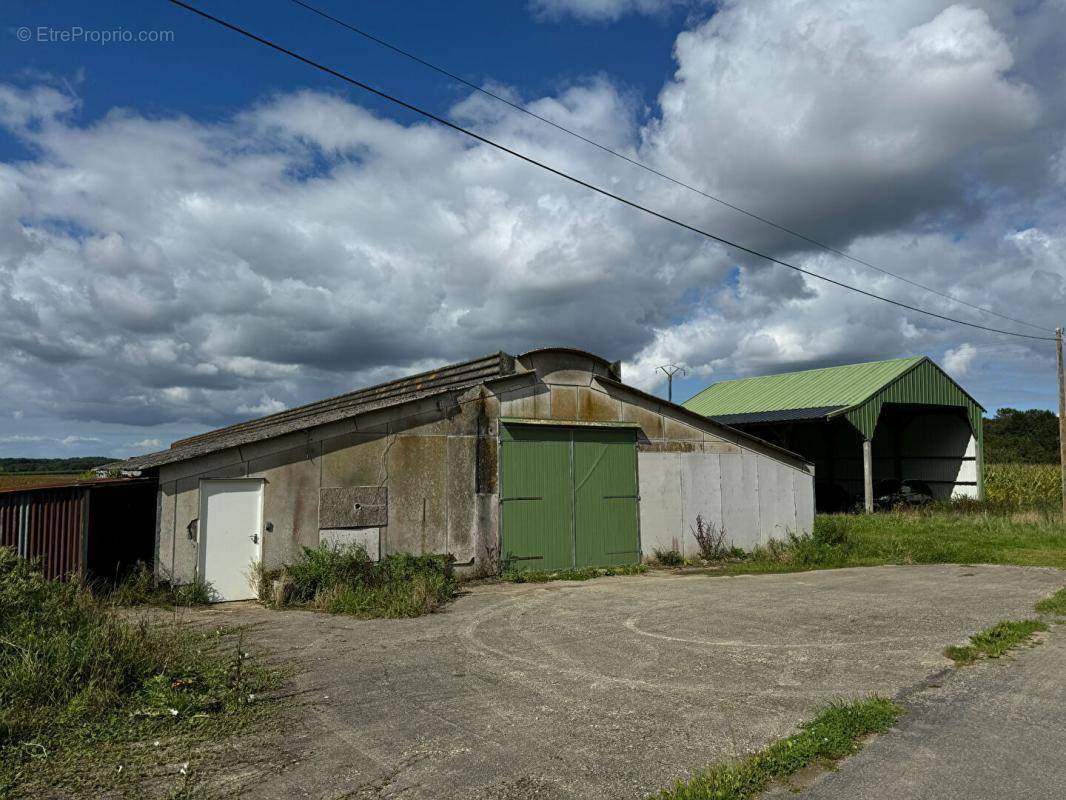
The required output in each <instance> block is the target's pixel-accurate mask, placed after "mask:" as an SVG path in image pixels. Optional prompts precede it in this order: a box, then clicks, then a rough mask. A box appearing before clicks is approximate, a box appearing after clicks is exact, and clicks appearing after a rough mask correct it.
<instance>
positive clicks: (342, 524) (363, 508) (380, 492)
mask: <svg viewBox="0 0 1066 800" xmlns="http://www.w3.org/2000/svg"><path fill="white" fill-rule="evenodd" d="M388 503H389V490H388V489H387V488H386V487H384V486H345V487H342V488H323V489H319V506H318V527H319V528H320V529H327V528H369V527H380V526H381V525H387V524H388V521H389V520H388Z"/></svg>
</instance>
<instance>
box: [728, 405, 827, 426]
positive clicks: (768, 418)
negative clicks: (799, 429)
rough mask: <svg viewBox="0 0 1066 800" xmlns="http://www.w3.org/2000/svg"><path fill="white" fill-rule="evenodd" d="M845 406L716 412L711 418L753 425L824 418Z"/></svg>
mask: <svg viewBox="0 0 1066 800" xmlns="http://www.w3.org/2000/svg"><path fill="white" fill-rule="evenodd" d="M844 407H845V406H822V407H821V408H788V409H782V410H778V411H753V412H751V413H750V414H715V415H714V416H712V417H711V418H710V419H713V420H714V421H715V422H720V423H722V424H723V425H753V424H756V423H759V422H799V421H800V420H811V419H823V418H825V417H828V416H829V415H830V414H832V413H833V412H834V411H839V410H840V409H842V408H844Z"/></svg>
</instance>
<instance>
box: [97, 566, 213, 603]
mask: <svg viewBox="0 0 1066 800" xmlns="http://www.w3.org/2000/svg"><path fill="white" fill-rule="evenodd" d="M97 592H98V593H99V594H102V595H104V596H105V597H106V598H107V599H108V600H109V601H110V602H111V603H113V604H114V605H117V606H165V607H173V606H206V605H208V604H210V603H213V602H215V600H216V599H217V593H216V592H215V589H214V587H213V586H212V585H211V584H210V583H209V582H207V581H205V580H204V579H203V578H200V577H196V578H194V579H193V580H192V581H190V582H189V583H172V582H171V581H168V580H166V579H164V578H160V577H158V576H157V575H156V574H155V573H154V572H153V571H152V569H151V568H150V567H148V566H147V565H146V564H144V563H138V564H137V566H136V567H134V569H133V570H132V571H131V572H130V574H129V575H127V576H126V578H125V579H123V580H121V581H119V582H118V583H117V584H114V585H113V586H107V585H106V584H102V585H101V586H99V587H97Z"/></svg>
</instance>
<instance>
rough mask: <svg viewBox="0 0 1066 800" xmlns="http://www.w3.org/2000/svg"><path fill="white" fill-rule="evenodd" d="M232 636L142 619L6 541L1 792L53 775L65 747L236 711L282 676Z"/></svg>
mask: <svg viewBox="0 0 1066 800" xmlns="http://www.w3.org/2000/svg"><path fill="white" fill-rule="evenodd" d="M230 642H231V638H230V635H228V634H226V633H224V632H223V631H221V630H217V631H212V632H210V633H208V632H204V631H198V630H194V629H192V628H190V627H187V626H185V625H182V624H180V623H175V622H169V621H168V622H166V623H160V622H156V623H153V622H150V621H149V620H148V619H147V618H142V619H140V620H138V621H131V620H130V619H128V618H127V617H126V616H125V615H123V614H120V613H119V612H118V611H117V610H116V609H115V608H114V606H113V605H111V604H110V603H109V602H108V601H107V600H106V599H104V598H101V597H98V596H95V595H94V594H93V593H92V592H91V591H90V590H89V589H87V588H86V587H84V586H82V585H80V584H78V583H76V582H60V581H52V580H48V579H46V578H45V577H44V576H43V575H42V574H41V572H40V571H39V570H38V569H37V568H36V566H35V565H34V564H31V563H27V562H26V561H24V560H22V559H20V558H18V556H17V555H16V554H15V553H14V552H13V551H12V550H11V549H9V548H0V795H2V796H8V793H9V792H13V790H14V787H15V786H17V785H18V784H19V783H20V782H21V781H23V780H24V779H27V778H29V779H35V780H44V778H43V777H42V776H44V775H48V774H49V769H52V768H53V765H54V763H59V762H52V761H50V759H51V758H52V756H53V755H55V754H56V753H57V752H58V753H59V754H60V755H62V754H63V753H64V752H66V753H69V752H81V751H83V750H85V749H86V748H88V749H89V750H92V748H94V747H97V746H99V745H100V744H101V743H108V742H114V741H118V740H125V741H129V740H134V739H137V738H138V735H139V734H140V733H143V732H144V731H146V730H147V731H150V732H151V733H152V734H154V735H164V736H169V737H172V736H174V735H176V734H178V733H180V731H181V730H182V727H183V726H186V725H188V726H191V727H198V728H200V727H203V726H204V725H205V724H206V723H209V722H210V720H211V719H213V718H216V717H225V716H232V714H231V712H237V711H239V710H240V709H241V708H242V707H243V706H245V705H246V704H247V703H248V702H249V697H250V696H254V695H255V694H256V693H258V692H261V691H262V690H263V689H264V688H266V687H267V686H269V685H270V684H271V681H272V677H271V675H270V673H269V672H267V671H266V670H264V669H262V668H259V667H254V666H253V665H252V664H250V663H247V659H248V655H247V654H246V653H244V652H243V650H242V649H241V647H240V643H239V642H238V643H237V646H236V647H235V648H232V649H231V648H230V645H229V643H230ZM146 735H147V734H146ZM60 761H62V759H60ZM67 761H68V762H74V763H77V762H78V761H79V759H77V758H68V759H67ZM85 762H86V763H87V764H90V765H91V758H90V757H86V759H85ZM86 763H83V764H82V767H81V768H80V769H82V771H84V770H85V769H87V767H86ZM56 768H58V767H56ZM79 774H80V773H79Z"/></svg>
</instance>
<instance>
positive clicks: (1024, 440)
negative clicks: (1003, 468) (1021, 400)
mask: <svg viewBox="0 0 1066 800" xmlns="http://www.w3.org/2000/svg"><path fill="white" fill-rule="evenodd" d="M985 463H988V464H1057V463H1059V418H1058V417H1057V416H1056V415H1055V414H1053V413H1052V412H1050V411H1048V410H1046V409H1043V408H1033V409H1029V410H1028V411H1018V410H1017V409H1014V408H1001V409H999V411H997V412H996V416H995V417H993V418H991V419H988V418H987V417H986V418H985Z"/></svg>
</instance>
